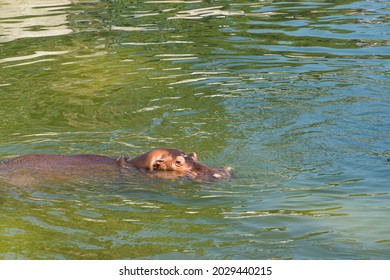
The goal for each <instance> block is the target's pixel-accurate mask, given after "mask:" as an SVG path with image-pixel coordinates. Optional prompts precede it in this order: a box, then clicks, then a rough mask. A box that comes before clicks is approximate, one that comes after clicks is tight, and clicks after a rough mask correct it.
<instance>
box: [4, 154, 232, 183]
mask: <svg viewBox="0 0 390 280" xmlns="http://www.w3.org/2000/svg"><path fill="white" fill-rule="evenodd" d="M133 171H140V172H141V173H145V174H147V175H149V176H151V177H155V178H162V179H177V178H187V179H191V180H194V181H213V180H221V179H229V178H230V176H231V175H230V170H229V169H228V168H225V169H216V168H211V167H208V166H206V165H203V164H201V163H199V162H198V157H197V155H196V153H194V152H193V153H189V154H187V153H185V152H183V151H180V150H177V149H166V148H157V149H154V150H151V151H149V152H147V153H144V154H142V155H140V156H137V157H135V158H128V157H125V156H120V157H118V158H113V157H108V156H103V155H88V154H81V155H60V154H31V155H24V156H19V157H15V158H11V159H7V160H4V161H2V162H0V180H2V181H5V182H8V183H11V184H13V185H31V184H33V183H36V182H37V181H45V182H50V181H55V182H62V181H72V180H76V179H77V180H86V179H93V178H94V179H97V180H99V179H103V178H105V179H110V178H115V177H117V176H118V175H120V174H127V173H133Z"/></svg>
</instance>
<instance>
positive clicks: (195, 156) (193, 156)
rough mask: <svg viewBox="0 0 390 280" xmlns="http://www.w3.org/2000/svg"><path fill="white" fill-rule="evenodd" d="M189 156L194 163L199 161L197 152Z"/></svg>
mask: <svg viewBox="0 0 390 280" xmlns="http://www.w3.org/2000/svg"><path fill="white" fill-rule="evenodd" d="M188 156H189V157H190V158H192V159H193V160H194V161H196V162H197V161H198V156H197V155H196V153H195V152H192V153H191V154H188Z"/></svg>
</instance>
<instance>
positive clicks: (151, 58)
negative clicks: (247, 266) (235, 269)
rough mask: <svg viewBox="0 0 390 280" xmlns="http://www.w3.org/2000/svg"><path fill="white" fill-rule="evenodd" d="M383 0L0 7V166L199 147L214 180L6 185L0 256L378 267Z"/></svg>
mask: <svg viewBox="0 0 390 280" xmlns="http://www.w3.org/2000/svg"><path fill="white" fill-rule="evenodd" d="M389 18H390V12H389V7H388V2H386V1H380V0H375V1H374V0H368V1H304V2H300V1H240V0H236V1H200V0H188V1H175V0H172V1H170V0H169V1H162V0H156V1H154V0H151V1H68V0H40V1H27V0H25V1H17V2H15V1H10V0H0V120H1V123H0V158H10V157H13V156H17V155H23V154H30V153H64V154H77V153H94V154H104V155H110V156H119V155H127V156H136V155H138V154H140V153H143V152H145V151H148V150H150V149H152V148H155V147H175V148H179V149H182V150H184V151H187V152H191V151H196V152H197V153H198V156H199V160H200V161H201V162H203V163H206V164H208V165H210V166H218V167H222V166H231V167H233V170H234V179H232V180H230V181H224V182H219V183H210V184H207V183H194V182H188V181H176V182H171V181H163V180H155V179H151V178H144V177H142V176H135V177H134V178H133V179H131V178H130V179H129V180H118V181H107V182H104V181H102V182H94V183H87V182H77V183H71V182H69V183H66V184H62V185H61V184H58V185H53V184H42V185H39V186H30V187H26V188H20V187H16V186H10V185H7V184H6V183H1V184H0V206H1V208H0V209H1V210H0V237H1V238H0V240H1V241H0V258H2V259H132V258H136V259H388V258H389V257H390V235H389V233H390V223H388V217H389V215H390V209H389V207H390V203H389V202H390V195H389V183H388V182H389V181H390V173H389V168H390V164H389V162H390V149H389V147H390V140H389V139H390V135H389V134H390V133H389V132H390V118H389V112H390V106H389V105H390V104H389V103H390V102H389V97H388V96H389V93H390V90H389V89H390V87H389V81H390V80H389V70H390V69H389V68H390V64H389V57H390V56H389V54H390V46H389V43H390V34H389V23H388V22H389Z"/></svg>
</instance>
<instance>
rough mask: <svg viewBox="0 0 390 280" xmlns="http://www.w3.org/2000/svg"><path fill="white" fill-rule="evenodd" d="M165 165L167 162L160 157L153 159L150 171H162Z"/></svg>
mask: <svg viewBox="0 0 390 280" xmlns="http://www.w3.org/2000/svg"><path fill="white" fill-rule="evenodd" d="M164 163H165V160H164V159H163V158H162V157H160V156H158V157H154V158H152V160H151V161H150V164H149V171H153V170H158V169H160V167H161V165H163V164H164Z"/></svg>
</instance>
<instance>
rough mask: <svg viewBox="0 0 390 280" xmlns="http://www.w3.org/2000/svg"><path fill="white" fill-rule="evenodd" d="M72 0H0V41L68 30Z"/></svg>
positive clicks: (67, 31) (60, 32)
mask: <svg viewBox="0 0 390 280" xmlns="http://www.w3.org/2000/svg"><path fill="white" fill-rule="evenodd" d="M70 4H71V1H70V0H39V1H35V0H23V1H12V0H2V1H0V9H1V13H0V43H3V42H9V41H13V40H16V39H21V38H35V37H48V36H60V35H65V34H69V33H71V32H72V30H71V29H70V28H69V26H68V21H67V14H66V9H67V8H68V7H69V5H70Z"/></svg>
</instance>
